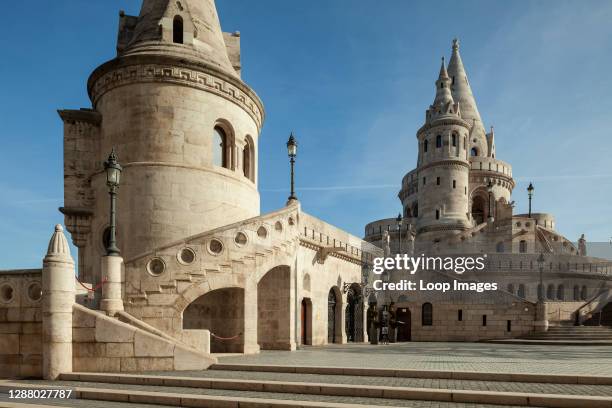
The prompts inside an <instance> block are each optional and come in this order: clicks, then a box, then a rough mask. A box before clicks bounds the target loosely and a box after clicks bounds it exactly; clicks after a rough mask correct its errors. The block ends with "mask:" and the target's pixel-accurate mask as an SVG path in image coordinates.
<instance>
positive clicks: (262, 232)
mask: <svg viewBox="0 0 612 408" xmlns="http://www.w3.org/2000/svg"><path fill="white" fill-rule="evenodd" d="M257 236H258V237H259V238H263V239H265V238H268V230H267V229H266V227H264V226H263V225H262V226H261V227H259V229H258V230H257Z"/></svg>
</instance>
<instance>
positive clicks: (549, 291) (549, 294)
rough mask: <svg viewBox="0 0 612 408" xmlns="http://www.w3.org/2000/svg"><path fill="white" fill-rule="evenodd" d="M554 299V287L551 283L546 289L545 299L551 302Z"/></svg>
mask: <svg viewBox="0 0 612 408" xmlns="http://www.w3.org/2000/svg"><path fill="white" fill-rule="evenodd" d="M554 298H555V285H553V284H552V283H551V284H550V285H548V288H546V299H548V300H553V299H554Z"/></svg>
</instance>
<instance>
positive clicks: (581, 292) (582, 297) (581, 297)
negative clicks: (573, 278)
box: [580, 285, 588, 300]
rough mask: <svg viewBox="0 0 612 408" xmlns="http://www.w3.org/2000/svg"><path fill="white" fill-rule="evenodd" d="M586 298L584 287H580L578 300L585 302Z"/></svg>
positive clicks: (586, 292)
mask: <svg viewBox="0 0 612 408" xmlns="http://www.w3.org/2000/svg"><path fill="white" fill-rule="evenodd" d="M587 296H588V290H587V287H586V285H585V286H583V287H582V290H581V291H580V300H586V299H587Z"/></svg>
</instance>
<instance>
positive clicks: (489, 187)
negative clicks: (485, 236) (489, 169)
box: [487, 180, 493, 221]
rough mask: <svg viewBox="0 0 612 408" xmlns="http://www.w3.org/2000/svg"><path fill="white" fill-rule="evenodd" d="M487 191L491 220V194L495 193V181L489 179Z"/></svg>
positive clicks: (491, 217)
mask: <svg viewBox="0 0 612 408" xmlns="http://www.w3.org/2000/svg"><path fill="white" fill-rule="evenodd" d="M487 192H488V193H489V213H488V214H489V217H488V218H489V221H493V214H492V213H491V195H492V194H493V182H492V181H491V180H489V184H487Z"/></svg>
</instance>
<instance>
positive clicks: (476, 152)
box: [470, 147, 478, 157]
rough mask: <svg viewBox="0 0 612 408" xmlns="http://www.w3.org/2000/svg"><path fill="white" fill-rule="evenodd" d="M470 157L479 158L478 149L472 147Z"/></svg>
mask: <svg viewBox="0 0 612 408" xmlns="http://www.w3.org/2000/svg"><path fill="white" fill-rule="evenodd" d="M470 155H471V156H472V157H478V149H477V148H475V147H472V150H470Z"/></svg>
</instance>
